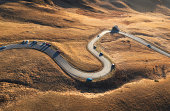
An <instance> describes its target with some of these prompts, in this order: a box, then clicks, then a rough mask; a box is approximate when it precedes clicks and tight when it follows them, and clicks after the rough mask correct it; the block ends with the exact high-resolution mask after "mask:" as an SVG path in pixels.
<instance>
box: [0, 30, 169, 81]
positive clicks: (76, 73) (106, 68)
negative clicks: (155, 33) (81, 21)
mask: <svg viewBox="0 0 170 111" xmlns="http://www.w3.org/2000/svg"><path fill="white" fill-rule="evenodd" d="M107 33H112V34H114V33H119V34H122V35H124V36H127V37H129V38H131V39H133V40H135V41H137V42H139V43H141V44H143V45H145V46H148V45H149V46H150V47H149V48H151V49H153V50H155V51H157V52H159V53H161V54H163V55H165V56H168V57H170V54H169V53H167V52H165V51H163V50H162V49H159V48H157V47H155V46H154V45H152V44H149V43H148V42H147V41H145V40H143V39H141V38H139V37H135V36H133V35H131V34H127V33H125V32H121V31H119V29H118V27H113V29H112V30H111V31H109V30H105V31H103V32H101V33H100V34H99V35H98V36H96V37H95V38H94V39H93V40H92V41H90V42H89V43H88V46H87V48H88V50H89V51H90V52H91V53H92V54H93V55H94V56H96V57H97V58H98V59H99V60H100V61H101V62H102V63H103V69H102V70H100V71H98V72H92V73H91V72H90V73H89V72H84V71H81V70H78V69H76V68H75V67H74V66H73V65H71V64H70V63H68V61H66V60H65V59H64V58H63V57H62V56H61V55H60V53H59V52H58V51H57V50H54V49H52V48H50V47H49V46H47V45H43V43H42V42H38V43H36V44H34V43H33V42H30V43H28V44H11V45H7V46H6V48H5V49H0V51H4V50H10V49H21V48H29V49H35V50H39V51H41V52H44V53H46V54H47V55H48V56H50V57H51V58H52V59H53V60H54V61H55V62H56V63H57V64H58V65H59V66H60V67H61V68H62V69H63V70H64V71H65V72H66V73H67V74H69V75H70V76H72V77H74V78H81V79H84V80H87V79H88V78H90V79H91V80H93V79H98V78H102V77H104V76H106V75H108V74H109V73H110V72H111V71H112V70H113V65H112V63H111V61H110V60H108V59H107V58H106V57H104V56H99V55H100V53H99V52H97V51H96V48H94V43H95V42H97V41H98V40H99V39H100V38H102V37H103V36H104V35H105V34H107Z"/></svg>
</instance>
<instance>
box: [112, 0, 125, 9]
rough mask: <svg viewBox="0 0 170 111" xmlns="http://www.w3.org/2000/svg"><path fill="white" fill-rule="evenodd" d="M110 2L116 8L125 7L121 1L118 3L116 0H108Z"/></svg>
mask: <svg viewBox="0 0 170 111" xmlns="http://www.w3.org/2000/svg"><path fill="white" fill-rule="evenodd" d="M110 3H111V4H112V5H114V6H115V7H117V8H126V6H124V5H123V4H122V3H119V2H116V1H112V0H110Z"/></svg>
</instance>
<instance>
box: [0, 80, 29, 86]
mask: <svg viewBox="0 0 170 111" xmlns="http://www.w3.org/2000/svg"><path fill="white" fill-rule="evenodd" d="M0 82H8V83H14V84H19V85H24V86H30V84H28V83H26V82H22V81H19V80H12V79H0Z"/></svg>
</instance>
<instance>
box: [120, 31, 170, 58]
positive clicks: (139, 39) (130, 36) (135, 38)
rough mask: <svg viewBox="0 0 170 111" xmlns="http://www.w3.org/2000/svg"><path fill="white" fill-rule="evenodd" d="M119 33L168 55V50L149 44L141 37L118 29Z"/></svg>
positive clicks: (169, 55)
mask: <svg viewBox="0 0 170 111" xmlns="http://www.w3.org/2000/svg"><path fill="white" fill-rule="evenodd" d="M119 34H122V35H124V36H127V37H129V38H131V39H133V40H135V41H137V42H139V43H141V44H143V45H145V46H149V48H151V49H153V50H154V51H156V52H159V53H160V54H163V55H165V56H167V57H170V54H169V53H168V52H166V51H164V50H162V49H160V48H158V47H156V46H154V45H153V44H150V43H149V42H147V41H145V40H143V39H141V38H139V37H136V36H134V35H131V34H128V33H125V32H121V31H119Z"/></svg>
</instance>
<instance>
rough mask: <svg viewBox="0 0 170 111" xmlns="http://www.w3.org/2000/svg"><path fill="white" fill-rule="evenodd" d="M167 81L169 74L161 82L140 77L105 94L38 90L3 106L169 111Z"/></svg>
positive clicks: (62, 110) (64, 110)
mask: <svg viewBox="0 0 170 111" xmlns="http://www.w3.org/2000/svg"><path fill="white" fill-rule="evenodd" d="M169 80H170V79H169V77H168V79H161V80H160V82H154V81H152V80H147V79H143V80H141V81H139V82H132V83H128V84H126V85H124V86H122V87H121V88H119V89H117V90H114V91H109V92H107V93H104V94H88V93H84V94H82V93H79V92H63V93H57V92H53V91H48V92H38V93H35V94H32V95H29V94H28V96H24V97H22V99H21V98H18V99H17V101H16V103H12V104H10V105H9V106H8V107H7V108H5V111H12V110H17V111H18V110H23V111H27V110H31V111H37V110H41V111H46V110H48V111H54V110H59V111H68V110H69V111H79V110H82V111H87V110H88V111H89V110H95V111H99V110H100V111H106V110H111V111H112V110H114V111H127V110H131V111H137V110H140V111H146V110H149V111H156V110H164V111H168V109H169V104H170V97H169V95H170V86H169V83H170V81H169ZM12 90H13V89H12Z"/></svg>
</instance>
